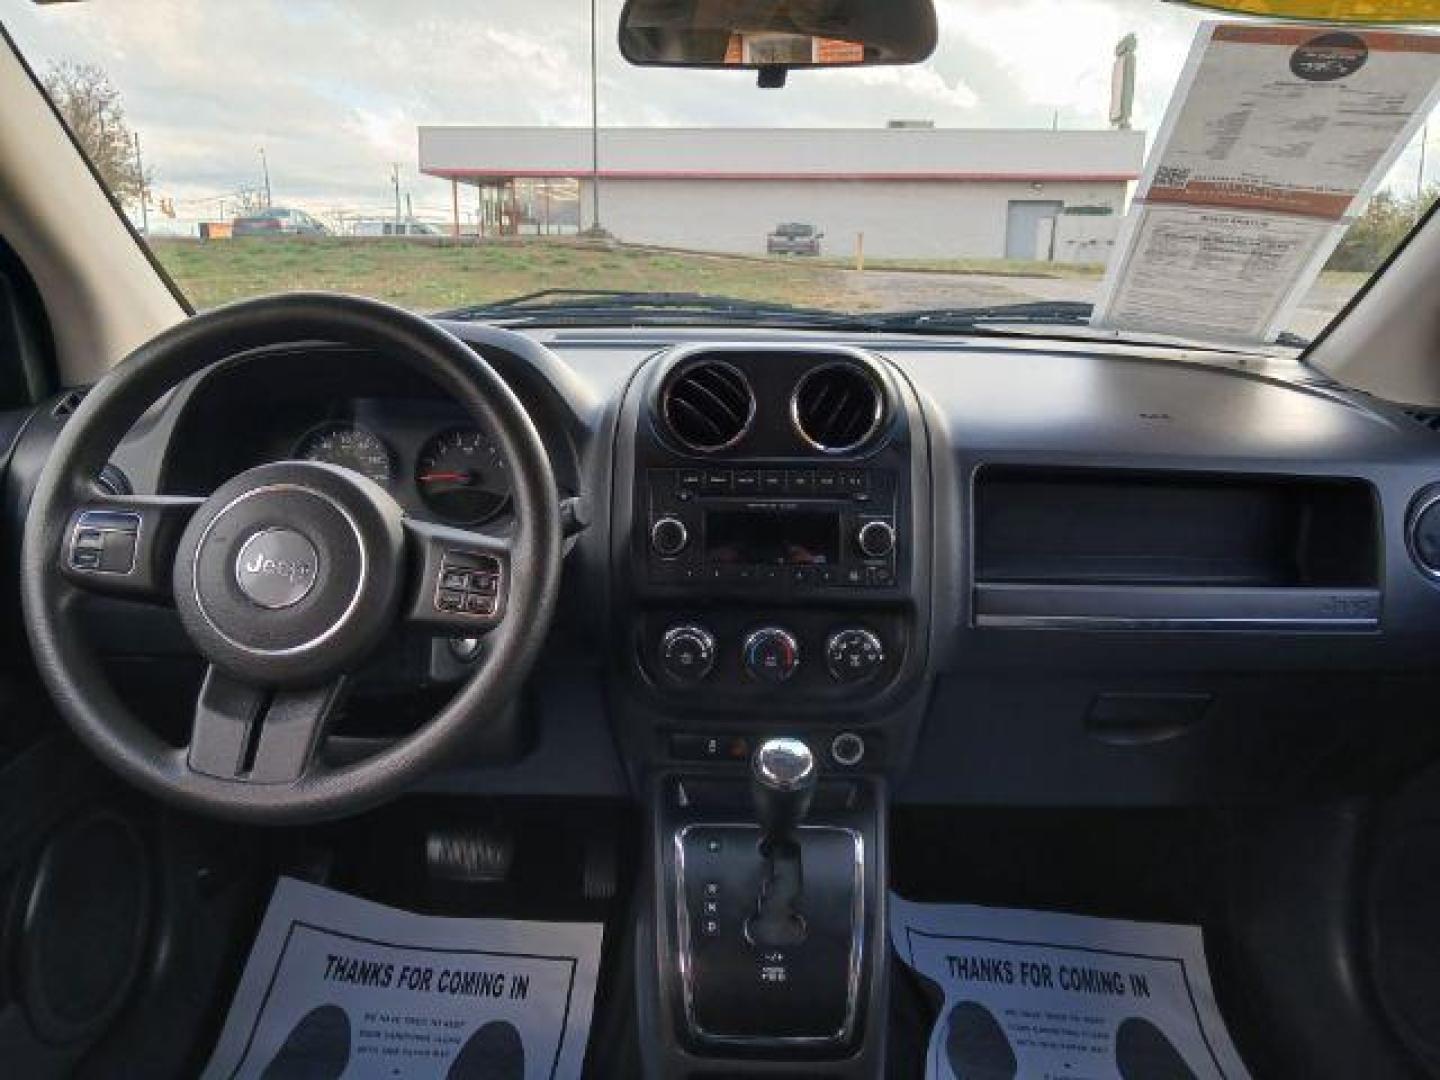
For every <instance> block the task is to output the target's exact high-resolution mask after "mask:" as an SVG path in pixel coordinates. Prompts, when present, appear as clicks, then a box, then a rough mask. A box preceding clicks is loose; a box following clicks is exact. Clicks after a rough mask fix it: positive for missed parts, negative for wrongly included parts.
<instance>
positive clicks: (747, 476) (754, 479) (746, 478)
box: [735, 469, 760, 495]
mask: <svg viewBox="0 0 1440 1080" xmlns="http://www.w3.org/2000/svg"><path fill="white" fill-rule="evenodd" d="M758 490H760V474H759V473H758V472H756V471H755V470H754V469H742V470H740V471H739V472H737V473H736V474H735V494H736V495H754V494H755V492H756V491H758Z"/></svg>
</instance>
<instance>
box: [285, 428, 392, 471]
mask: <svg viewBox="0 0 1440 1080" xmlns="http://www.w3.org/2000/svg"><path fill="white" fill-rule="evenodd" d="M295 456H296V457H297V458H300V459H302V460H304V461H323V462H326V463H327V464H330V465H339V466H341V467H342V468H346V469H349V470H351V471H352V472H357V473H359V474H360V475H361V476H368V477H369V478H370V479H371V480H374V481H375V482H376V483H377V484H388V483H390V478H391V477H392V476H393V475H394V473H395V461H394V459H393V458H392V457H391V456H390V448H389V447H387V446H386V445H385V443H384V442H383V441H382V440H381V438H380V436H378V435H376V434H375V433H374V432H373V431H367V430H366V429H365V428H362V427H359V426H357V425H355V424H346V423H330V424H321V425H320V426H319V427H317V428H312V429H311V430H310V432H309V433H308V434H306V436H305V437H304V438H303V439H301V440H300V442H299V445H297V446H296V447H295Z"/></svg>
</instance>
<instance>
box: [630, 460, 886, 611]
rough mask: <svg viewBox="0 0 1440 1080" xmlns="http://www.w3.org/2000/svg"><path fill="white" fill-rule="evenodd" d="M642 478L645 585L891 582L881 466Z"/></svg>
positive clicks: (663, 473) (688, 472)
mask: <svg viewBox="0 0 1440 1080" xmlns="http://www.w3.org/2000/svg"><path fill="white" fill-rule="evenodd" d="M645 479H646V494H647V500H648V514H647V518H646V529H647V532H646V535H645V536H644V538H643V541H644V543H645V546H646V557H645V561H646V568H647V571H648V577H649V580H650V581H652V582H654V583H657V584H659V583H676V584H680V583H695V584H700V583H722V584H724V585H725V586H727V587H728V586H735V587H738V588H742V589H743V588H746V587H753V588H754V589H755V590H756V591H757V592H758V591H766V592H774V591H777V590H778V591H780V592H787V593H788V592H793V591H797V590H799V591H810V590H830V589H867V590H868V589H888V588H893V587H894V585H895V583H896V573H897V562H898V559H899V554H900V546H901V539H902V538H901V537H900V536H899V535H898V533H897V530H896V521H897V517H896V478H895V475H894V473H893V472H891V471H889V470H885V469H862V468H793V467H781V466H776V467H773V468H767V467H755V468H740V469H725V468H681V469H650V470H648V471H647V472H646V476H645Z"/></svg>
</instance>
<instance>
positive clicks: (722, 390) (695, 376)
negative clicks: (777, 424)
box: [660, 360, 755, 452]
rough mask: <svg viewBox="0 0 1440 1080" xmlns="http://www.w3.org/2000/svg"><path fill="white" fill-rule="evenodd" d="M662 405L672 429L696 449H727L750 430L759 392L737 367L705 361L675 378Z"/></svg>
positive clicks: (666, 390) (686, 369)
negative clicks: (756, 392) (752, 389)
mask: <svg viewBox="0 0 1440 1080" xmlns="http://www.w3.org/2000/svg"><path fill="white" fill-rule="evenodd" d="M660 408H661V412H662V413H663V414H664V416H665V423H666V424H668V425H669V426H670V430H671V432H673V433H674V435H675V437H676V438H677V439H679V440H680V441H681V442H683V443H684V444H685V445H686V446H688V447H690V448H691V449H692V450H703V451H706V452H710V451H714V450H724V449H725V448H726V447H727V446H733V445H734V444H735V443H737V442H738V441H739V440H740V437H741V436H742V435H744V434H745V432H746V431H748V430H749V428H750V421H751V420H752V419H754V416H755V394H754V393H753V392H752V391H751V389H750V384H749V383H748V382H746V381H745V376H744V375H741V374H740V372H739V371H737V370H736V369H735V368H733V367H731V366H730V365H729V364H725V363H721V362H720V361H718V360H705V361H701V362H700V363H698V364H692V365H691V366H690V367H687V368H685V369H684V370H683V371H681V372H680V374H679V375H677V376H675V378H674V379H672V380H671V382H670V385H669V386H668V387H666V389H665V393H664V395H663V396H662V398H661V404H660Z"/></svg>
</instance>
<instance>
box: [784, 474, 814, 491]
mask: <svg viewBox="0 0 1440 1080" xmlns="http://www.w3.org/2000/svg"><path fill="white" fill-rule="evenodd" d="M785 489H786V490H787V491H788V492H789V493H790V494H791V495H813V494H815V474H814V473H813V472H809V471H797V472H792V473H790V475H789V476H788V477H786V481H785Z"/></svg>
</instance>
